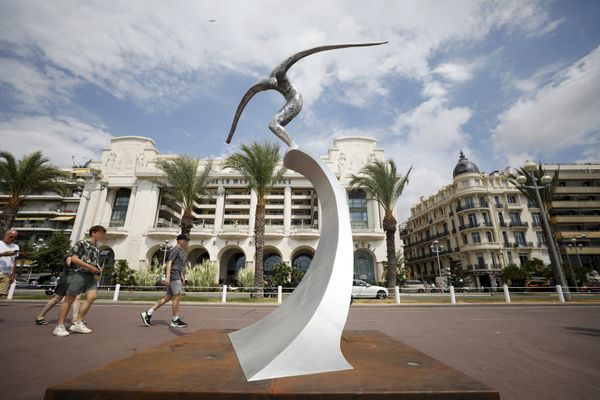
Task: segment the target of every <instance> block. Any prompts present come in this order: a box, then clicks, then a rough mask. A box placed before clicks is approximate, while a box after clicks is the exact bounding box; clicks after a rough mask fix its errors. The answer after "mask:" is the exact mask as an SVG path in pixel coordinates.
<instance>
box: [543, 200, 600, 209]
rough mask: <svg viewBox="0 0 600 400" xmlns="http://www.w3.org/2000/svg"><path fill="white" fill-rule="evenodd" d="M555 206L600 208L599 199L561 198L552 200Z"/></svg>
mask: <svg viewBox="0 0 600 400" xmlns="http://www.w3.org/2000/svg"><path fill="white" fill-rule="evenodd" d="M552 207H553V208H597V209H600V201H598V200H560V201H553V202H552Z"/></svg>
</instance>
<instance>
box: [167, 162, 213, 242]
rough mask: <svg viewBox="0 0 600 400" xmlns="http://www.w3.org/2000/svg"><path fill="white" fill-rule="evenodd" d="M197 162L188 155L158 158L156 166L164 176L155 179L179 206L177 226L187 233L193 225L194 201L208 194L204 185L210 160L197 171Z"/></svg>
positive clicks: (209, 167) (209, 168) (210, 167)
mask: <svg viewBox="0 0 600 400" xmlns="http://www.w3.org/2000/svg"><path fill="white" fill-rule="evenodd" d="M198 165H199V162H198V160H197V159H195V158H192V157H190V156H186V155H184V156H178V157H177V158H175V159H172V160H158V162H157V164H156V166H157V167H158V168H159V169H160V170H161V171H162V172H164V174H165V175H164V176H163V177H160V178H158V179H157V180H156V182H157V183H158V184H159V185H161V186H162V187H163V189H164V190H165V191H166V192H168V193H169V194H171V196H173V197H174V198H175V201H176V202H177V204H178V205H179V206H180V207H181V220H180V222H179V226H180V227H181V233H183V234H186V235H189V234H190V231H191V230H192V227H193V226H194V223H193V221H194V217H193V214H192V213H193V212H194V208H196V202H197V201H200V200H201V199H202V198H203V197H207V196H208V192H207V190H206V185H207V183H208V180H209V176H210V172H211V169H212V160H208V162H207V163H206V165H205V166H204V169H203V170H202V171H200V173H198Z"/></svg>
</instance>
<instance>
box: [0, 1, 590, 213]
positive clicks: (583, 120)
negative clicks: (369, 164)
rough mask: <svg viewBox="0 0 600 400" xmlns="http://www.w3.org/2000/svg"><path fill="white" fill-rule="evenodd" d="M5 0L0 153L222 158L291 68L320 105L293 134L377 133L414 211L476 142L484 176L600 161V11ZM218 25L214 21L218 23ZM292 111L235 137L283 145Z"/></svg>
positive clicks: (63, 158)
mask: <svg viewBox="0 0 600 400" xmlns="http://www.w3.org/2000/svg"><path fill="white" fill-rule="evenodd" d="M299 3H300V2H293V3H290V2H281V1H252V2H239V1H238V2H234V1H196V2H190V1H185V2H184V1H181V2H179V1H173V2H160V1H156V2H154V1H144V2H142V1H138V2H134V1H129V2H116V1H102V2H86V3H85V4H83V3H82V2H74V1H71V2H68V1H53V2H43V1H39V2H34V1H2V2H0V38H1V39H0V94H1V95H0V137H1V142H0V143H1V144H0V147H2V148H4V149H8V150H10V151H13V152H15V153H16V154H18V155H21V154H23V153H26V152H30V151H32V150H36V149H40V148H41V149H43V150H44V151H45V153H46V154H47V155H48V157H50V158H51V160H52V161H53V162H55V163H57V164H60V165H68V164H70V162H71V157H72V156H73V155H74V156H75V157H76V159H77V160H83V159H85V158H94V157H95V156H96V155H97V154H98V152H99V150H100V149H101V148H102V147H104V146H106V145H107V143H108V142H109V141H110V138H111V137H112V136H119V135H142V136H149V137H152V138H153V139H154V140H155V141H156V143H157V146H158V148H159V150H160V151H161V152H165V153H175V152H177V153H188V154H192V155H194V156H197V157H218V156H222V155H225V154H227V153H229V152H231V151H233V150H235V149H236V146H235V145H234V146H229V147H227V146H225V145H224V139H225V137H226V135H227V131H228V129H229V125H230V123H231V118H232V115H233V112H234V110H235V108H236V107H237V104H238V102H239V100H240V98H241V96H242V94H243V93H244V92H245V91H246V90H247V88H249V87H250V85H252V84H253V83H254V82H255V81H256V80H257V79H259V78H261V77H263V76H266V75H268V73H269V72H270V71H271V69H272V68H273V66H274V65H276V64H277V63H278V62H280V61H281V60H283V59H284V58H286V57H287V56H289V55H291V54H292V53H294V52H296V51H299V50H303V49H305V48H310V47H313V46H318V45H323V44H332V43H343V42H365V41H380V40H387V41H389V44H387V45H385V46H380V47H377V48H375V47H373V48H363V49H346V50H338V51H333V52H328V53H321V54H318V55H314V56H312V57H310V58H307V59H305V60H303V61H301V62H300V63H298V64H296V65H295V66H294V67H293V68H292V70H291V71H290V75H291V77H292V78H293V82H294V83H295V85H296V86H297V87H298V88H299V90H300V91H301V92H302V94H303V96H304V101H305V107H304V109H303V111H302V113H301V115H300V116H299V117H298V118H297V119H296V120H294V121H293V122H292V123H291V124H290V125H289V128H288V131H289V132H290V133H291V134H292V136H293V137H294V138H295V139H296V141H297V142H298V143H299V144H300V145H303V146H306V147H308V148H310V149H311V150H313V151H317V152H319V153H324V152H325V151H326V150H327V148H328V147H329V146H330V145H331V142H332V139H333V138H334V137H339V136H346V135H366V136H372V137H375V138H377V139H378V141H379V144H380V146H381V147H382V148H384V149H385V151H386V154H387V155H388V156H389V157H391V158H394V159H395V161H396V162H397V163H398V165H399V167H400V169H401V170H406V169H408V167H409V166H410V165H412V166H413V167H414V170H413V175H412V179H411V182H410V184H409V186H408V187H407V189H406V192H405V196H404V198H403V199H402V201H401V203H400V205H399V216H400V218H401V219H402V218H405V217H406V216H407V215H408V212H409V207H410V205H411V204H413V203H414V202H415V201H417V200H418V198H419V197H420V196H421V195H425V196H426V195H429V194H432V193H433V192H435V191H437V189H439V188H440V187H441V186H442V185H444V184H447V183H449V182H450V181H451V171H452V168H453V167H454V164H455V163H456V160H457V157H458V152H459V150H460V149H463V150H464V151H465V153H466V154H467V156H468V157H469V158H470V159H472V160H473V161H475V162H476V163H477V164H478V165H479V167H480V169H481V170H483V171H493V170H497V169H502V168H504V167H505V166H507V165H518V164H520V163H521V162H522V161H524V160H525V159H527V158H531V159H535V160H540V161H544V162H560V163H567V162H599V161H600V160H599V158H600V157H598V153H599V152H600V135H599V131H600V48H599V46H600V2H598V1H591V0H590V1H581V0H575V1H527V2H525V1H511V0H503V1H499V0H497V1H467V0H463V1H443V2H442V1H369V2H364V1H327V2H323V1H304V2H301V4H299ZM211 20H214V22H211ZM282 104H283V102H282V98H281V97H280V96H279V95H278V94H276V93H270V92H267V93H262V94H260V95H258V96H256V97H255V98H254V99H253V101H252V102H251V103H250V104H249V106H248V107H247V109H246V111H245V113H244V115H243V117H242V120H241V121H240V125H239V128H238V133H237V134H236V137H235V143H237V144H239V143H242V142H251V141H253V140H275V137H274V136H273V135H272V134H271V133H270V132H269V131H268V130H267V125H268V122H269V121H270V119H271V117H272V115H273V114H274V113H275V112H276V111H277V110H278V109H279V107H280V106H281V105H282Z"/></svg>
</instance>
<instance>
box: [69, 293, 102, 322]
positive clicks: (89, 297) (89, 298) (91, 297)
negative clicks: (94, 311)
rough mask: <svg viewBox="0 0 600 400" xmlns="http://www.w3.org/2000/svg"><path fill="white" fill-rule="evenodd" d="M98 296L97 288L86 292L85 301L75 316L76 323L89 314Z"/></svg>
mask: <svg viewBox="0 0 600 400" xmlns="http://www.w3.org/2000/svg"><path fill="white" fill-rule="evenodd" d="M96 297H97V295H96V289H92V290H88V291H87V292H85V301H84V302H83V304H82V305H81V306H80V307H79V312H78V313H77V317H76V318H75V321H73V322H74V323H76V322H82V321H83V320H84V319H85V316H86V315H87V313H88V311H90V308H91V307H92V304H93V303H94V301H95V300H96ZM74 299H75V298H73V300H74Z"/></svg>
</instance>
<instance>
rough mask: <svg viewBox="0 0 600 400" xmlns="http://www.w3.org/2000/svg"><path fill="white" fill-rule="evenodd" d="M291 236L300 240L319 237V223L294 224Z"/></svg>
mask: <svg viewBox="0 0 600 400" xmlns="http://www.w3.org/2000/svg"><path fill="white" fill-rule="evenodd" d="M290 237H293V238H294V239H298V240H311V239H318V238H319V226H318V225H317V224H297V225H292V230H291V232H290Z"/></svg>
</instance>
